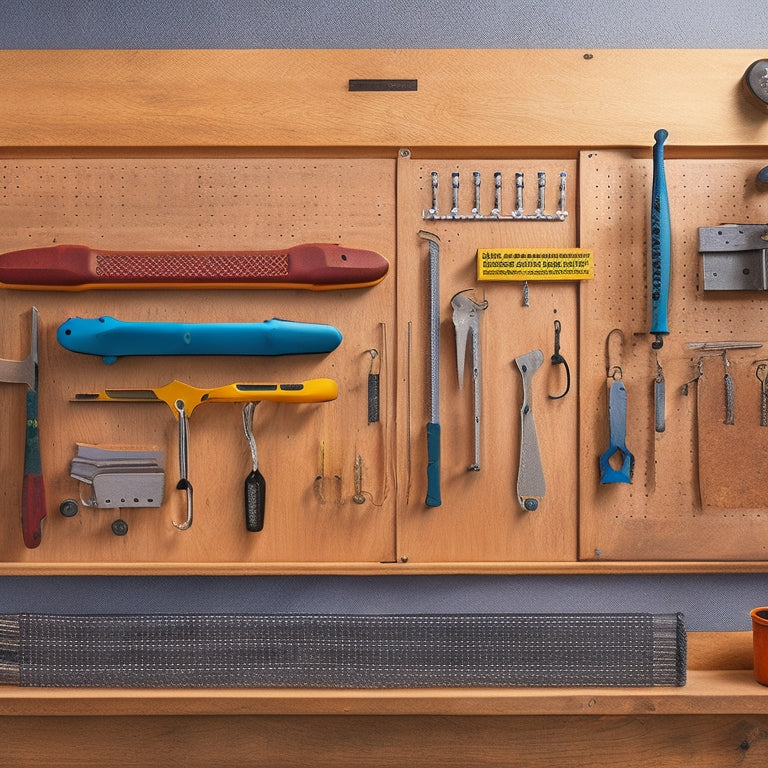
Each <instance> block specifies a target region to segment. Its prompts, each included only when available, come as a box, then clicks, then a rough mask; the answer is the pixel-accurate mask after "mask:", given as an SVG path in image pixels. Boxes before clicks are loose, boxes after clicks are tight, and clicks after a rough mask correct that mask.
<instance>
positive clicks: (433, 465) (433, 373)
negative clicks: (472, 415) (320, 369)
mask: <svg viewBox="0 0 768 768" xmlns="http://www.w3.org/2000/svg"><path fill="white" fill-rule="evenodd" d="M419 237H421V238H423V239H424V240H428V241H429V376H430V417H429V423H428V424H427V498H426V502H425V503H426V505H427V506H428V507H439V506H440V505H441V504H442V499H441V497H440V238H439V237H438V236H437V235H433V234H432V233H431V232H425V231H424V230H423V229H422V230H420V231H419Z"/></svg>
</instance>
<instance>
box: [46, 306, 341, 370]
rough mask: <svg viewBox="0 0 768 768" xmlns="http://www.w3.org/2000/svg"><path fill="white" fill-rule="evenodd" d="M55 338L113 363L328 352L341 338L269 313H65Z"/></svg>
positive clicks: (327, 330)
mask: <svg viewBox="0 0 768 768" xmlns="http://www.w3.org/2000/svg"><path fill="white" fill-rule="evenodd" d="M56 338H57V339H58V341H59V344H61V346H62V347H65V348H66V349H69V350H70V351H72V352H82V353H84V354H88V355H101V356H102V357H103V358H104V362H105V363H114V362H115V361H116V360H117V358H118V357H124V356H126V355H295V354H311V353H317V352H331V351H332V350H334V349H336V347H338V346H339V344H340V343H341V332H340V331H339V330H338V329H336V328H334V327H333V326H332V325H322V324H318V323H299V322H294V321H292V320H279V319H277V318H272V319H271V320H265V321H264V322H261V323H169V322H126V321H123V320H116V319H115V318H114V317H109V316H104V317H98V318H93V319H89V318H83V317H70V318H69V319H68V320H67V321H66V322H64V323H62V324H61V325H60V326H59V329H58V331H57V332H56Z"/></svg>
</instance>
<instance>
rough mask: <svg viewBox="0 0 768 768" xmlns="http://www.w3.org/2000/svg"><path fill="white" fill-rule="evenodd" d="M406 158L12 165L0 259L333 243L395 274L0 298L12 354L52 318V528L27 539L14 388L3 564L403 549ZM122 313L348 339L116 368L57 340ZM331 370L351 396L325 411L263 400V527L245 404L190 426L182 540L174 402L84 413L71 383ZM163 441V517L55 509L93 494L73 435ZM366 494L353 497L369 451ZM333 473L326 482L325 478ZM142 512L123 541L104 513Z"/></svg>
mask: <svg viewBox="0 0 768 768" xmlns="http://www.w3.org/2000/svg"><path fill="white" fill-rule="evenodd" d="M394 172H395V163H394V161H388V160H366V159H360V160H326V159H313V160H301V159H297V160H281V159H266V160H264V159H259V160H255V159H227V160H222V159H206V160H199V159H155V158H152V159H120V158H115V159H76V160H75V159H72V160H67V159H24V160H4V161H2V163H1V164H0V251H9V250H13V249H18V248H27V247H32V246H35V245H50V244H53V243H79V244H86V245H90V246H93V247H96V248H104V249H132V250H152V249H159V250H192V249H202V250H205V249H211V250H221V249H230V250H246V249H248V248H280V247H285V246H290V245H294V244H299V243H304V242H332V243H341V244H344V245H350V246H357V247H362V248H368V249H371V250H376V251H378V252H379V253H381V254H383V255H384V256H386V257H387V258H388V259H389V260H390V264H391V267H390V273H389V275H388V276H387V277H386V278H385V280H384V281H383V282H382V283H381V284H379V285H378V286H375V287H373V288H369V289H362V290H359V289H358V290H349V291H330V292H328V291H322V292H313V291H299V290H287V291H275V290H250V291H249V290H224V291H217V290H197V291H194V290H173V289H168V290H162V291H151V290H146V291H141V290H124V291H105V290H99V291H85V292H57V291H31V292H29V291H12V290H3V291H2V294H0V302H2V312H3V334H2V349H0V356H2V357H4V358H8V359H21V358H22V357H24V356H25V355H26V353H27V351H28V343H29V342H28V333H29V312H30V307H31V306H32V305H33V304H34V305H36V306H37V307H38V309H39V312H40V430H41V436H42V441H43V468H44V474H45V478H46V483H47V494H48V519H47V521H46V523H45V528H44V531H43V543H42V544H41V546H40V547H39V548H38V549H35V550H27V549H26V548H25V547H24V546H23V543H22V540H21V535H20V527H19V517H18V509H19V503H20V502H19V500H20V494H21V471H22V470H21V468H22V456H23V431H22V430H23V418H24V417H23V413H24V411H23V403H24V400H23V398H24V393H23V391H22V388H21V387H19V386H17V385H10V384H8V385H0V409H1V410H0V423H2V425H3V428H4V429H5V430H6V434H7V439H6V440H5V441H4V448H3V450H2V452H0V456H1V461H2V467H3V475H4V478H5V482H4V488H3V491H2V498H1V499H0V561H2V562H3V563H5V564H11V565H12V564H14V563H23V564H32V565H39V566H41V567H44V566H46V565H47V564H57V563H74V564H77V563H82V564H85V567H89V568H91V569H92V567H93V566H97V567H101V568H102V569H104V570H107V571H110V570H114V569H118V570H119V569H129V570H130V569H132V568H137V567H142V564H145V566H144V567H147V566H146V564H148V563H149V564H156V565H155V566H154V567H156V568H163V569H169V568H170V569H173V568H176V569H182V570H183V569H192V570H198V571H205V569H206V568H211V567H215V566H217V565H222V564H231V565H234V566H236V567H240V568H242V569H245V570H247V569H252V568H258V567H259V565H260V564H269V563H282V562H288V563H296V562H300V563H302V564H303V563H315V562H316V563H336V562H375V563H378V562H379V561H386V560H391V559H393V556H394V534H393V527H394V493H393V487H394V480H393V464H392V455H393V447H392V443H391V438H392V437H393V430H392V428H391V426H390V425H391V423H392V418H393V413H392V409H393V403H394V394H393V386H394V378H393V377H394V366H393V358H394V354H393V349H392V347H391V339H393V338H394V330H393V324H394V319H395V314H394V306H395V282H396V280H395V271H396V265H395V259H394V253H395V210H394V200H393V190H394ZM100 315H113V316H115V317H118V318H120V319H125V320H169V321H179V322H215V321H221V322H224V321H227V322H246V321H252V322H257V321H262V320H266V319H268V318H271V317H281V318H283V319H290V320H299V321H306V322H323V323H330V324H332V325H335V326H336V327H337V328H338V329H339V330H340V331H341V332H342V335H343V341H342V344H341V346H340V347H339V348H338V349H337V350H335V351H334V352H332V353H329V354H328V355H306V356H290V357H280V358H255V357H213V358H211V357H201V358H194V357H180V358H163V357H153V358H128V359H121V360H119V361H118V362H117V363H115V364H114V365H111V366H109V365H105V364H104V363H103V362H102V361H101V360H100V359H98V358H92V357H90V356H84V355H77V354H74V353H71V352H68V351H66V350H64V349H62V348H61V347H60V346H59V345H58V343H57V342H56V338H55V332H56V329H57V327H58V326H59V324H60V323H62V322H63V321H64V320H66V319H67V318H68V317H70V316H81V317H98V316H100ZM373 348H375V349H377V350H379V352H380V355H381V356H380V358H379V362H380V363H381V366H382V367H381V384H382V392H381V421H380V422H379V423H374V424H369V423H368V421H367V375H368V371H369V368H370V362H371V355H370V350H371V349H373ZM315 376H328V377H331V378H334V379H336V380H337V381H338V383H339V391H340V394H339V398H338V399H337V400H336V401H334V402H332V403H324V404H317V405H308V404H307V405H296V406H289V405H280V404H274V403H262V404H261V405H260V406H259V407H258V408H257V409H256V412H255V419H254V431H255V434H256V440H257V444H258V448H259V459H260V468H261V470H262V472H263V474H264V475H265V476H266V478H267V521H266V524H265V528H264V530H263V531H262V532H261V533H247V532H246V531H245V527H244V514H243V501H242V494H243V490H242V486H243V481H244V479H245V477H246V475H247V474H248V472H249V471H250V453H249V451H248V447H247V443H246V441H245V437H244V434H243V428H242V417H241V410H242V408H241V406H240V405H238V404H212V405H203V406H201V407H199V408H198V409H197V410H196V411H195V412H194V414H192V417H191V418H190V457H189V459H190V480H191V482H192V484H193V486H194V506H195V519H194V523H193V526H192V528H190V529H189V530H188V531H185V532H179V531H177V530H175V529H174V528H173V526H172V525H171V520H183V519H184V515H185V500H184V494H183V493H182V492H181V491H176V490H175V484H176V480H177V479H178V474H177V473H178V460H177V455H178V442H177V440H178V439H177V431H176V422H175V420H174V416H173V414H172V413H171V411H170V409H169V408H167V407H166V406H165V405H157V406H153V405H136V404H74V403H72V402H70V398H71V397H72V395H73V394H74V393H76V392H88V391H98V390H101V389H104V388H108V387H147V386H149V387H156V386H162V385H163V384H165V383H167V382H169V381H171V380H172V379H174V378H177V379H179V380H181V381H185V382H187V383H190V384H193V385H195V386H203V387H204V386H219V385H223V384H229V383H232V382H236V381H295V380H303V379H308V378H312V377H315ZM76 442H85V443H109V444H113V445H131V446H151V445H156V446H159V447H161V448H162V449H163V450H164V451H165V455H166V497H165V501H164V504H163V506H162V508H160V509H136V510H121V511H120V512H119V513H117V512H112V511H107V510H91V509H84V508H82V507H81V510H80V513H79V514H78V515H77V516H76V517H75V518H64V517H62V516H61V515H60V514H59V512H58V506H59V503H60V502H61V501H62V500H63V499H66V498H70V497H74V498H78V497H79V490H78V486H77V483H76V482H75V481H74V480H72V479H71V478H70V477H69V462H70V460H71V458H72V456H73V455H74V450H75V443H76ZM358 456H359V457H360V461H359V462H358V463H359V464H361V466H362V485H361V488H362V490H363V492H364V493H363V496H364V502H363V503H357V502H355V501H353V496H355V495H356V491H357V490H359V484H358V485H356V483H355V461H356V459H357V457H358ZM318 477H322V478H323V483H322V486H321V487H320V488H318V485H317V483H316V479H317V478H318ZM118 516H119V517H122V518H124V519H125V520H126V521H127V522H128V523H129V533H128V534H127V535H126V536H124V537H116V536H114V535H113V534H112V533H111V531H110V523H111V522H112V520H113V519H115V518H116V517H118Z"/></svg>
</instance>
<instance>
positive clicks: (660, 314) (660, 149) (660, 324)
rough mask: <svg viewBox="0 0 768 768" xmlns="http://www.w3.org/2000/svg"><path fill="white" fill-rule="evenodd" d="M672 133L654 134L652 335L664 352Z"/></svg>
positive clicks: (667, 290)
mask: <svg viewBox="0 0 768 768" xmlns="http://www.w3.org/2000/svg"><path fill="white" fill-rule="evenodd" d="M668 135H669V134H668V133H667V131H665V130H664V129H663V128H661V129H659V130H658V131H656V133H655V134H654V135H653V138H654V139H655V141H656V143H655V144H654V145H653V182H652V189H651V315H652V317H651V333H652V334H654V335H655V336H656V340H655V341H654V342H653V344H652V346H653V348H654V349H661V347H662V345H663V343H664V341H663V338H662V336H663V335H664V334H666V333H669V325H668V321H667V312H668V308H669V274H670V262H671V248H672V246H671V241H672V236H671V227H670V217H669V198H668V196H667V178H666V174H665V172H664V142H665V141H666V140H667V136H668Z"/></svg>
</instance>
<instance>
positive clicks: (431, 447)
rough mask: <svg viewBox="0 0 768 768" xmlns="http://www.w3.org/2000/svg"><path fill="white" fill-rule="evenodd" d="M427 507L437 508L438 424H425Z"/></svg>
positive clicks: (438, 487) (438, 478) (438, 473)
mask: <svg viewBox="0 0 768 768" xmlns="http://www.w3.org/2000/svg"><path fill="white" fill-rule="evenodd" d="M426 504H427V506H428V507H439V506H440V505H441V504H442V499H441V498H440V424H438V423H435V422H430V423H429V424H427V501H426Z"/></svg>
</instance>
